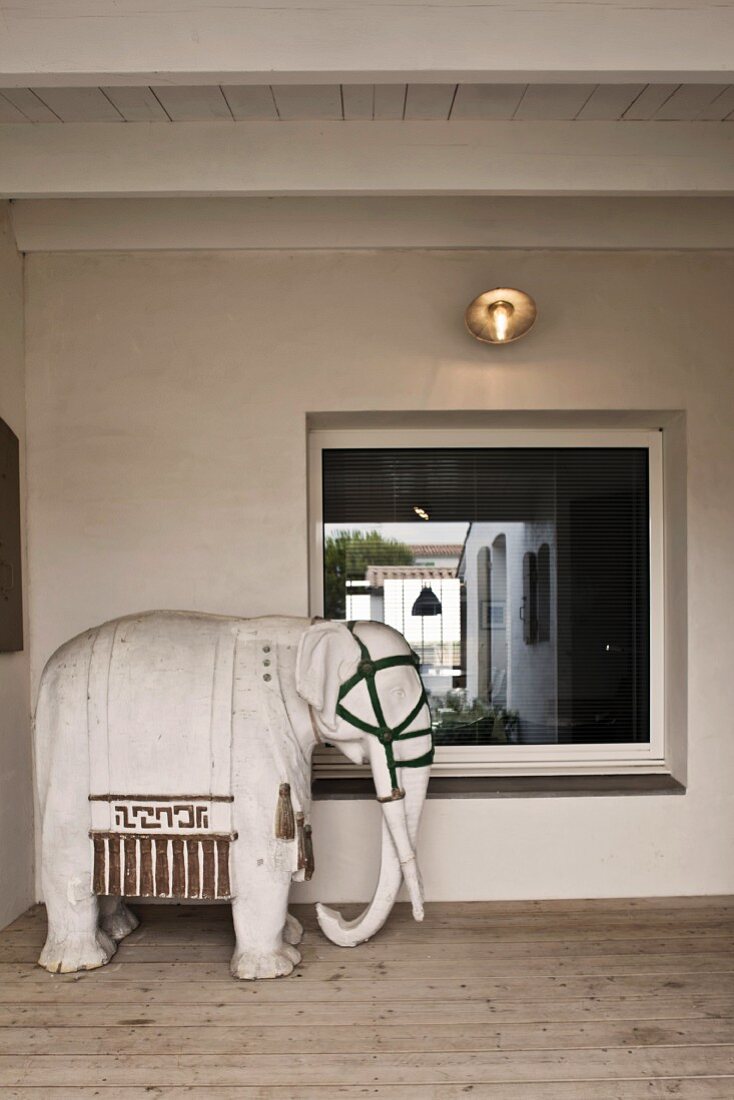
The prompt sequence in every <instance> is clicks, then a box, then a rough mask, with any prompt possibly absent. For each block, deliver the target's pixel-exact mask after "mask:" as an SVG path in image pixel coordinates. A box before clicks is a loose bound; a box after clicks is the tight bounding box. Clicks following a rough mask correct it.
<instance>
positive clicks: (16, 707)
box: [0, 203, 33, 928]
mask: <svg viewBox="0 0 734 1100" xmlns="http://www.w3.org/2000/svg"><path fill="white" fill-rule="evenodd" d="M0 334H2V335H1V336H0V416H1V417H2V418H3V420H5V422H6V423H7V424H9V425H10V427H11V428H12V429H13V431H14V432H15V434H16V435H17V436H18V438H19V440H20V460H21V504H22V506H23V507H24V506H25V501H24V478H25V471H24V466H25V388H24V382H23V261H22V260H21V257H20V256H19V255H18V253H17V251H16V248H15V241H14V239H13V234H12V231H11V228H10V220H9V216H8V204H7V203H0ZM24 595H25V597H26V599H25V602H26V610H27V587H26V588H25V589H24ZM27 637H28V631H27V622H26V648H25V651H24V652H22V653H0V928H2V927H3V926H4V925H5V924H7V923H8V921H10V920H12V919H13V917H15V916H17V914H18V913H20V912H21V911H22V910H23V909H25V908H26V906H28V905H29V904H30V903H31V901H32V900H33V892H32V876H33V795H32V789H33V784H32V774H31V734H30V707H29V646H28V643H27Z"/></svg>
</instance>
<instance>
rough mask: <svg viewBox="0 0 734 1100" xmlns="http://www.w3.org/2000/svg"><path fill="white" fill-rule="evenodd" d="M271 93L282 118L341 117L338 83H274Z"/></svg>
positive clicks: (312, 118)
mask: <svg viewBox="0 0 734 1100" xmlns="http://www.w3.org/2000/svg"><path fill="white" fill-rule="evenodd" d="M273 95H274V96H275V105H276V107H277V108H278V114H279V115H280V117H281V118H282V119H288V120H289V121H295V120H298V119H301V120H304V121H305V120H313V121H320V120H321V119H323V120H325V121H328V120H332V121H333V120H334V119H339V118H342V97H341V89H340V87H339V85H338V84H277V85H275V84H274V85H273Z"/></svg>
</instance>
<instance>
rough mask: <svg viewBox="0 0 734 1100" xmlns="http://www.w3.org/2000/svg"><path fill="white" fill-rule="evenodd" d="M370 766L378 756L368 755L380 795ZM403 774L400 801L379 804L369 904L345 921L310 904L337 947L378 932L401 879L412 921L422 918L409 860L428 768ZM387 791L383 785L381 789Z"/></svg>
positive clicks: (415, 871) (414, 867)
mask: <svg viewBox="0 0 734 1100" xmlns="http://www.w3.org/2000/svg"><path fill="white" fill-rule="evenodd" d="M377 748H378V751H379V752H380V755H384V754H382V751H381V749H380V747H379V746H377ZM376 764H377V766H378V767H379V760H378V759H373V774H375V787H376V788H377V792H378V795H379V796H380V797H384V796H385V795H384V794H383V793H382V791H381V790H380V786H381V784H380V781H379V779H378V773H375V772H374V768H375V765H376ZM383 766H384V761H383ZM385 773H386V774H387V768H386V767H385ZM403 776H404V779H403V782H404V786H405V799H404V800H400V801H398V802H385V803H383V804H382V810H383V818H382V854H381V861H380V876H379V878H378V881H377V887H376V889H375V893H374V896H373V898H372V901H371V902H370V904H369V905H368V906H367V908H366V909H365V910H364V912H363V913H362V914H360V916H359V917H357V918H356V919H355V920H351V921H347V920H344V918H343V917H342V916H341V914H340V913H338V912H337V911H336V910H335V909H329V908H328V907H327V906H325V905H321V904H319V905H317V906H316V914H317V917H318V922H319V924H320V926H321V930H322V931H323V933H324V935H325V936H326V937H327V938H328V939H330V940H331V941H332V943H336V944H338V945H339V946H340V947H356V945H357V944H359V943H364V941H365V940H368V939H370V938H371V937H372V936H374V935H375V933H376V932H379V930H380V928H382V926H383V924H384V923H385V921H386V920H387V918H388V917H389V915H390V912H391V910H392V907H393V905H394V904H395V899H396V898H397V896H398V891H399V890H400V886H401V884H402V882H403V879H404V880H405V884H406V886H407V888H408V892H409V894H410V899H411V902H412V904H413V915H414V917H415V918H416V920H422V919H423V887H422V884H421V879H420V873H419V871H418V865H417V863H416V859H415V844H416V840H417V836H418V825H419V823H420V817H421V813H422V810H423V803H424V801H425V797H426V790H427V787H428V778H429V769H428V768H427V767H426V768H415V769H413V768H406V769H404V770H403ZM388 778H389V777H388ZM389 789H390V788H389V783H388V786H387V790H386V793H388V792H389ZM396 836H397V837H398V839H397V840H396ZM404 856H405V857H407V858H404Z"/></svg>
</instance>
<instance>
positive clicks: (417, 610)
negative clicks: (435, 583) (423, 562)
mask: <svg viewBox="0 0 734 1100" xmlns="http://www.w3.org/2000/svg"><path fill="white" fill-rule="evenodd" d="M442 611H443V608H442V607H441V601H440V600H439V598H438V596H437V595H436V593H435V592H434V591H433V589H432V588H431V586H430V584H427V585H426V586H425V587H424V588H421V590H420V592H419V594H418V599H417V600H416V601H415V603H414V604H413V611H412V614H413V615H419V616H420V617H421V618H424V617H425V616H427V615H440V614H441V612H442Z"/></svg>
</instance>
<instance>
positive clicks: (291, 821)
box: [275, 783, 296, 840]
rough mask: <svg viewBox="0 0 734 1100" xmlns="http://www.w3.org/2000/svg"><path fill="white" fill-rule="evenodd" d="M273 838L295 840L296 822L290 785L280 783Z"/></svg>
mask: <svg viewBox="0 0 734 1100" xmlns="http://www.w3.org/2000/svg"><path fill="white" fill-rule="evenodd" d="M275 837H276V839H277V840H295V837H296V822H295V818H294V817H293V803H292V802H291V785H290V783H281V784H280V788H279V790H278V805H277V808H276V811H275Z"/></svg>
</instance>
